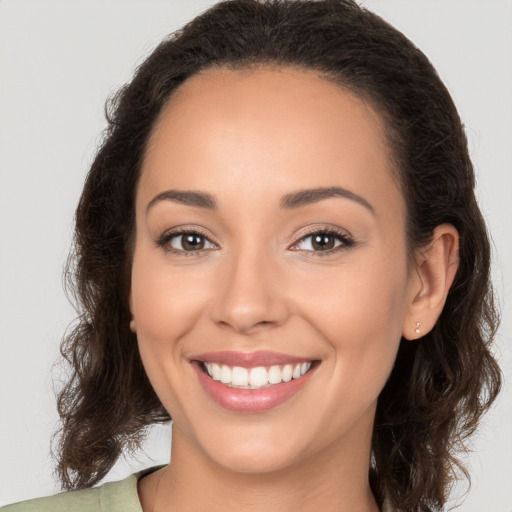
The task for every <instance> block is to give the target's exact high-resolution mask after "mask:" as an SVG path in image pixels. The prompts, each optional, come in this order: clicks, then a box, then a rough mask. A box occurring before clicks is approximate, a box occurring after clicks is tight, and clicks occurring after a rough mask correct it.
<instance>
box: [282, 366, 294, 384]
mask: <svg viewBox="0 0 512 512" xmlns="http://www.w3.org/2000/svg"><path fill="white" fill-rule="evenodd" d="M292 376H293V366H292V365H291V364H287V365H285V367H284V368H283V380H284V381H285V382H288V381H290V380H292Z"/></svg>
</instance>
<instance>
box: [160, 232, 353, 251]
mask: <svg viewBox="0 0 512 512" xmlns="http://www.w3.org/2000/svg"><path fill="white" fill-rule="evenodd" d="M183 235H199V236H200V237H202V238H204V239H205V240H207V241H208V242H209V243H210V244H212V245H214V246H215V247H218V246H217V245H216V244H215V243H214V242H212V241H211V240H210V238H209V237H208V236H207V235H205V234H204V233H202V232H201V231H199V230H198V229H197V228H194V229H187V228H182V229H180V228H178V229H174V230H172V231H168V232H166V233H164V234H163V235H162V236H161V237H160V238H159V239H158V240H157V241H156V245H157V246H158V247H161V248H162V249H163V250H165V251H166V252H169V253H172V254H177V255H179V256H184V257H190V256H199V255H200V254H201V253H203V252H205V251H209V250H212V249H200V250H197V251H186V250H182V249H175V248H174V247H171V246H170V245H169V242H170V241H171V240H172V239H173V238H176V237H179V236H183ZM314 235H326V236H331V237H334V238H336V239H337V240H338V241H340V242H341V243H340V244H339V245H337V246H335V247H333V248H332V249H328V250H325V251H311V250H304V249H293V247H296V246H297V245H299V244H300V243H301V242H304V241H305V240H307V239H308V238H310V237H312V236H314ZM355 245H356V242H355V240H354V239H353V238H352V237H350V236H349V235H348V234H347V233H346V232H343V231H341V230H338V229H336V228H333V227H328V228H327V227H326V228H316V229H315V230H312V231H310V232H309V233H305V234H303V235H302V236H301V237H300V238H299V239H298V240H297V241H296V242H295V243H294V244H293V245H292V246H291V247H290V250H293V251H296V252H308V253H311V254H314V255H315V257H316V256H320V257H322V256H329V255H331V254H334V253H337V252H339V251H342V250H347V249H350V248H352V247H354V246H355Z"/></svg>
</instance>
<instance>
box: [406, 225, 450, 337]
mask: <svg viewBox="0 0 512 512" xmlns="http://www.w3.org/2000/svg"><path fill="white" fill-rule="evenodd" d="M458 267H459V233H458V231H457V230H456V229H455V228H454V227H453V226H452V225H451V224H441V225H440V226H437V227H436V228H435V229H434V236H433V239H432V243H431V244H429V245H428V246H427V247H424V248H421V249H418V251H417V253H416V262H415V268H414V269H412V270H411V272H412V273H414V274H412V275H411V278H410V290H409V302H408V304H409V307H408V312H407V314H406V315H405V317H404V324H403V326H402V336H403V337H404V338H406V339H408V340H414V339H417V338H421V337H422V336H424V335H425V334H427V333H428V332H429V331H430V330H431V329H432V328H433V327H434V325H435V323H436V322H437V319H438V318H439V315H440V314H441V311H442V310H443V307H444V304H445V302H446V297H447V296H448V292H449V291H450V287H451V285H452V283H453V280H454V279H455V274H456V273H457V269H458Z"/></svg>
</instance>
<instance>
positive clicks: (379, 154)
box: [141, 66, 401, 204]
mask: <svg viewBox="0 0 512 512" xmlns="http://www.w3.org/2000/svg"><path fill="white" fill-rule="evenodd" d="M164 170H165V172H164ZM393 176H394V171H393V159H392V155H391V150H390V148H389V146H388V143H387V140H386V137H385V130H384V125H383V121H382V119H381V117H380V116H379V115H378V114H377V113H376V112H375V110H374V109H373V108H372V107H371V106H370V105H369V104H367V103H366V102H364V101H363V100H361V99H360V98H359V97H357V96H356V95H355V94H353V93H352V92H350V91H349V90H347V89H346V88H343V87H341V86H340V85H338V84H336V83H334V82H332V81H329V80H327V79H326V78H323V77H321V76H319V75H317V74H316V73H315V72H313V71H307V70H300V69H296V68H286V67H268V66H261V67H258V68H252V69H242V70H232V69H226V68H216V69H210V70H207V71H204V72H202V73H199V74H196V75H193V76H192V77H190V78H189V79H187V80H186V81H185V82H184V83H183V84H182V85H181V86H180V87H179V88H178V89H177V90H176V91H175V92H174V94H173V95H172V97H171V98H170V100H169V101H168V102H167V104H166V105H165V106H164V108H163V110H162V112H161V114H160V116H159V118H158V120H157V122H156V124H155V127H154V129H153V133H152V135H151V137H150V141H149V144H148V148H147V153H146V158H145V160H144V164H143V170H142V176H141V184H144V182H145V183H146V184H151V185H152V188H153V189H154V190H153V192H154V193H158V192H159V190H156V189H157V188H162V187H166V186H167V187H168V188H184V189H189V190H190V189H201V190H207V189H215V187H216V185H217V184H218V182H219V180H220V181H222V182H223V183H224V185H225V189H228V188H229V184H232V185H234V186H236V185H237V184H238V185H242V183H241V181H243V185H244V187H245V188H244V189H245V190H246V191H247V190H248V189H250V190H252V191H254V192H255V193H256V191H257V190H261V191H262V193H265V190H264V189H265V187H266V188H267V189H268V190H267V191H266V193H267V194H268V193H269V190H270V191H272V192H276V194H277V193H278V192H279V189H281V190H280V191H281V192H283V193H286V192H289V191H290V189H294V188H308V187H319V186H335V185H340V186H344V187H346V188H351V189H354V190H353V191H354V192H355V193H358V191H359V192H363V191H364V192H365V194H369V195H370V196H375V197H377V196H379V195H381V193H382V192H383V191H388V192H393V194H394V195H395V196H396V197H395V198H392V199H394V200H395V202H396V200H397V199H398V202H399V203H400V204H401V194H399V192H398V188H397V187H396V184H395V183H394V178H393ZM168 181H172V187H171V186H170V185H171V183H169V184H167V183H164V182H168ZM334 182H336V183H334ZM393 188H394V189H395V190H391V189H393ZM160 191H161V190H160Z"/></svg>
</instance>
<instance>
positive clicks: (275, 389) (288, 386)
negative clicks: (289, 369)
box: [192, 361, 316, 413]
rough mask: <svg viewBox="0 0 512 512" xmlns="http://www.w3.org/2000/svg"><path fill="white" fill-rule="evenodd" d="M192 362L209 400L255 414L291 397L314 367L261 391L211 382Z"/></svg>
mask: <svg viewBox="0 0 512 512" xmlns="http://www.w3.org/2000/svg"><path fill="white" fill-rule="evenodd" d="M199 364H200V363H199V362H197V361H193V362H192V366H193V367H194V369H195V370H196V373H197V375H198V377H199V382H200V383H201V385H202V386H203V388H204V390H205V391H206V393H207V394H208V395H209V396H210V398H211V399H212V400H213V401H214V402H216V403H217V404H219V405H220V406H221V407H223V408H224V409H228V410H229V411H235V412H247V413H251V412H252V413H257V412H263V411H268V410H269V409H272V408H274V407H277V406H278V405H280V404H282V403H283V402H286V401H287V400H288V399H290V398H291V397H293V396H294V395H295V394H296V393H297V392H298V391H299V390H300V389H302V388H303V387H304V385H305V384H306V383H307V382H308V380H309V379H310V376H311V374H312V373H313V372H314V371H315V369H316V365H315V366H314V367H313V368H311V369H310V370H309V371H308V372H307V373H305V374H304V375H303V376H301V377H299V378H298V379H292V380H290V381H288V382H281V383H280V384H274V385H273V386H269V387H267V388H261V389H239V388H230V387H228V386H226V385H224V384H222V382H219V381H216V380H213V379H212V378H210V377H209V376H208V375H206V373H204V372H203V370H202V369H201V368H200V366H199Z"/></svg>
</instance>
